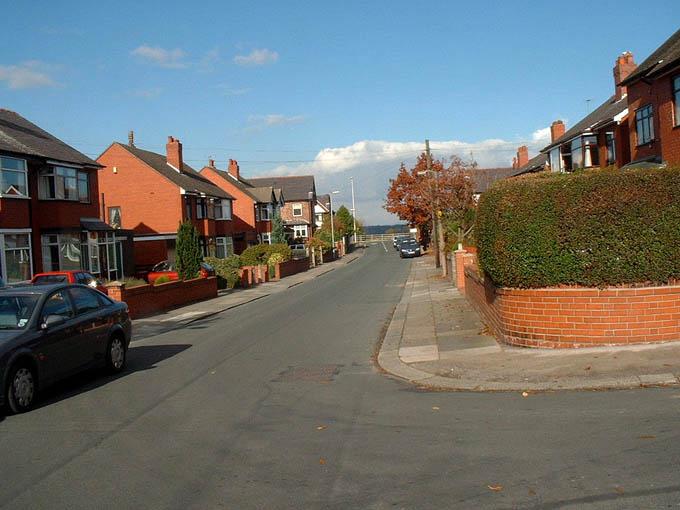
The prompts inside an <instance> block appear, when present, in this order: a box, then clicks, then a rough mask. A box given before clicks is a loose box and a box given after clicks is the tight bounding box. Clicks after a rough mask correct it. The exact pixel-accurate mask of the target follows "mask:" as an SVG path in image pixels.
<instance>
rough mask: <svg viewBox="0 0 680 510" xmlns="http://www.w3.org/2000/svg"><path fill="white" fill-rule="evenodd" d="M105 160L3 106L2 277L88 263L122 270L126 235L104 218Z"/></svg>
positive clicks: (106, 270) (102, 270) (110, 274)
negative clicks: (101, 183) (102, 172)
mask: <svg viewBox="0 0 680 510" xmlns="http://www.w3.org/2000/svg"><path fill="white" fill-rule="evenodd" d="M100 168H101V165H99V164H98V163H96V162H95V161H93V160H92V159H90V158H88V157H87V156H85V155H84V154H82V153H80V152H78V151H77V150H76V149H74V148H73V147H70V146H69V145H67V144H65V143H64V142H62V141H61V140H59V139H57V138H55V137H54V136H52V135H51V134H50V133H48V132H46V131H44V130H43V129H41V128H39V127H38V126H36V125H35V124H33V123H32V122H29V121H28V120H26V119H25V118H23V117H22V116H21V115H19V114H17V113H15V112H12V111H9V110H4V109H0V277H1V278H2V279H3V280H5V281H6V282H10V283H12V282H19V281H24V280H28V279H30V278H31V277H32V275H33V274H34V273H37V272H42V271H50V270H62V269H86V270H89V271H92V272H93V273H95V274H97V275H98V276H101V277H104V278H111V279H114V278H118V277H120V276H122V275H123V272H124V267H123V265H124V263H123V259H124V254H123V244H124V239H123V237H118V236H116V233H115V232H114V230H113V229H112V228H111V227H110V226H109V225H107V224H106V223H104V222H103V221H102V220H101V219H100V206H99V200H98V198H99V186H98V172H99V171H100Z"/></svg>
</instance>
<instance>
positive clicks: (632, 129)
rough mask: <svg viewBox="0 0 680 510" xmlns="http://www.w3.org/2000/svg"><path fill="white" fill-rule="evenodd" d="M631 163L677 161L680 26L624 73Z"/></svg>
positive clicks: (679, 147)
mask: <svg viewBox="0 0 680 510" xmlns="http://www.w3.org/2000/svg"><path fill="white" fill-rule="evenodd" d="M621 85H622V86H623V87H625V88H627V89H628V107H629V109H630V112H631V113H630V115H629V117H628V123H627V127H628V130H629V139H630V153H631V165H635V166H644V165H650V164H651V165H654V164H671V165H680V30H678V31H677V32H675V33H674V34H673V35H672V36H671V37H670V38H669V39H668V40H667V41H666V42H664V43H663V44H662V45H661V46H660V47H659V48H658V49H657V50H656V51H655V52H654V53H652V54H651V55H650V56H649V58H647V59H646V60H645V61H644V62H642V63H641V64H640V66H639V67H638V68H637V69H636V70H635V71H634V72H632V73H631V74H629V75H628V77H626V78H625V79H624V80H623V81H622V83H621Z"/></svg>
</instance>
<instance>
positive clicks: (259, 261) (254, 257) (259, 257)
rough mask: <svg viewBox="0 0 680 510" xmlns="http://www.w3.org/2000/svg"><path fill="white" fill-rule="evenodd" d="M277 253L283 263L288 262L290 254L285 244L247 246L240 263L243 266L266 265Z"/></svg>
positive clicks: (288, 247)
mask: <svg viewBox="0 0 680 510" xmlns="http://www.w3.org/2000/svg"><path fill="white" fill-rule="evenodd" d="M274 253H278V254H280V255H281V256H282V257H283V261H286V260H290V258H291V255H292V252H291V250H290V246H288V245H287V244H282V243H279V244H256V245H254V246H249V247H248V248H246V249H245V250H244V251H243V253H242V254H241V263H242V265H244V266H258V265H264V264H267V263H268V261H269V257H271V256H272V255H273V254H274Z"/></svg>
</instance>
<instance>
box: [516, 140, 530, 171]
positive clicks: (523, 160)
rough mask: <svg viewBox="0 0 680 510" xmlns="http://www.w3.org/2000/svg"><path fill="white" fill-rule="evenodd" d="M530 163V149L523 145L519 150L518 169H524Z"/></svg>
mask: <svg viewBox="0 0 680 510" xmlns="http://www.w3.org/2000/svg"><path fill="white" fill-rule="evenodd" d="M528 162H529V147H527V146H526V145H522V146H521V147H520V148H519V149H517V168H522V167H523V166H524V165H526V164H527V163H528Z"/></svg>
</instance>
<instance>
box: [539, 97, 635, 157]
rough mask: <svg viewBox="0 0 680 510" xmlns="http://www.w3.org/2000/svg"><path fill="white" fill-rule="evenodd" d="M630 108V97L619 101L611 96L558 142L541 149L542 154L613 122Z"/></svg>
mask: <svg viewBox="0 0 680 510" xmlns="http://www.w3.org/2000/svg"><path fill="white" fill-rule="evenodd" d="M627 108H628V96H623V97H622V98H621V99H619V100H618V101H617V100H616V96H611V97H610V98H609V99H607V100H606V101H605V102H604V103H602V104H601V105H600V106H598V107H597V108H596V109H595V110H593V111H592V112H590V113H589V114H588V115H586V116H585V117H584V118H583V119H581V120H580V121H579V122H577V123H576V124H574V126H572V128H571V129H569V130H568V131H567V132H566V133H564V134H563V135H562V136H560V137H559V138H558V139H557V140H555V141H554V142H552V143H551V144H550V145H548V146H546V147H544V148H543V149H541V152H547V151H549V150H550V149H552V148H553V147H555V146H557V145H561V144H563V143H564V142H568V141H569V140H571V139H572V138H575V137H577V136H578V135H580V134H581V133H584V132H586V131H589V130H590V129H592V128H594V127H596V126H598V125H604V124H606V123H608V122H610V121H612V120H614V117H616V116H617V115H620V114H621V113H623V112H624V111H625V110H626V109H627Z"/></svg>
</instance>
